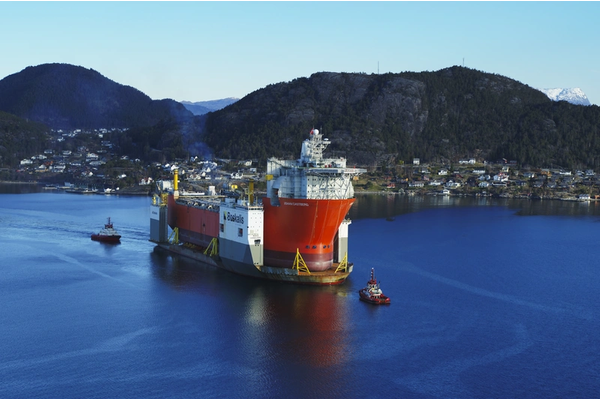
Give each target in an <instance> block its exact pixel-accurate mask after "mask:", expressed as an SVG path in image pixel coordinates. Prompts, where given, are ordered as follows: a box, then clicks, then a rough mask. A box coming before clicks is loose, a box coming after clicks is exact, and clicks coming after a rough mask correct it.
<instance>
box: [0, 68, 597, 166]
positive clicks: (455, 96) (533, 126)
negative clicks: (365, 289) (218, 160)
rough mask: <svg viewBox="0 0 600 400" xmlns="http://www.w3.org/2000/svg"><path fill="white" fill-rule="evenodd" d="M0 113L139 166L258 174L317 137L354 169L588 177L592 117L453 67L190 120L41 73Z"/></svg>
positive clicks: (25, 75)
mask: <svg viewBox="0 0 600 400" xmlns="http://www.w3.org/2000/svg"><path fill="white" fill-rule="evenodd" d="M225 100H227V99H225ZM0 110H2V111H5V112H9V113H11V114H15V115H17V116H19V117H21V118H24V119H27V120H29V121H36V122H40V123H44V124H46V125H47V126H48V127H50V128H54V129H58V128H62V129H75V128H80V129H85V128H127V129H125V130H120V131H119V132H120V133H119V134H115V135H111V140H112V141H113V143H114V144H115V146H116V148H118V149H120V151H122V152H123V154H127V155H130V156H132V157H135V158H141V159H146V160H149V161H150V160H152V161H162V160H172V159H174V158H185V157H187V156H190V155H199V156H201V157H210V156H212V155H214V156H216V157H222V158H234V159H255V160H257V161H259V163H260V165H265V161H266V159H267V158H268V157H271V156H278V157H297V156H298V152H299V149H300V146H301V142H302V140H303V139H304V138H306V137H307V135H308V133H309V132H310V130H311V129H312V128H318V129H320V130H321V131H322V133H323V134H324V135H325V136H326V137H327V138H329V139H330V140H331V142H332V145H331V146H330V147H329V149H328V151H329V152H330V154H331V153H333V154H335V155H336V156H345V157H347V158H348V160H349V162H350V163H351V164H356V165H362V166H374V165H385V164H387V165H392V164H397V163H400V162H402V161H409V162H410V161H412V159H413V158H420V159H421V160H422V161H423V162H456V161H458V160H459V159H461V158H466V157H475V158H476V159H478V160H480V161H483V160H492V161H494V160H497V159H500V158H506V159H509V160H516V161H517V162H518V163H519V164H522V165H533V166H539V167H543V166H562V167H564V168H578V169H582V168H593V169H598V168H600V159H599V157H598V155H599V154H600V138H599V134H600V129H599V128H600V108H599V107H597V106H578V105H572V104H570V103H567V102H564V101H560V102H554V101H551V100H550V99H548V97H547V96H546V95H545V94H544V93H542V92H540V91H538V90H536V89H533V88H531V87H529V86H527V85H524V84H522V83H520V82H517V81H515V80H513V79H510V78H507V77H503V76H500V75H496V74H490V73H484V72H481V71H477V70H473V69H468V68H464V67H451V68H446V69H443V70H440V71H434V72H420V73H415V72H403V73H398V74H392V73H388V74H381V75H379V74H371V75H367V74H361V73H334V72H319V73H315V74H313V75H311V76H310V77H308V78H298V79H295V80H293V81H291V82H284V83H277V84H272V85H269V86H267V87H265V88H263V89H259V90H256V91H255V92H253V93H251V94H249V95H247V96H246V97H244V98H243V99H240V100H238V101H236V102H235V103H233V104H231V105H229V106H227V107H225V108H224V109H222V110H218V111H214V112H209V113H207V114H205V115H201V116H194V115H193V114H192V112H190V111H188V110H186V109H185V107H184V106H183V105H182V104H180V103H177V102H175V101H173V100H151V99H150V98H149V97H148V96H146V95H145V94H143V93H142V92H140V91H139V90H137V89H134V88H131V87H129V86H124V85H121V84H118V83H115V82H113V81H111V80H109V79H107V78H105V77H104V76H102V75H100V74H99V73H98V72H96V71H94V70H91V69H86V68H83V67H76V66H72V65H68V64H44V65H40V66H37V67H28V68H26V69H24V70H23V71H21V72H19V73H16V74H13V75H10V76H8V77H6V78H4V79H2V80H0ZM14 123H16V122H14V121H13V124H14ZM22 123H23V122H22ZM11 132H12V131H11ZM3 134H4V136H5V139H6V138H7V136H6V135H7V134H8V131H6V130H5V131H4V133H3ZM19 137H21V136H17V137H16V138H14V139H13V138H11V139H10V142H7V141H6V140H5V141H4V142H2V143H5V144H2V146H4V147H3V149H0V151H2V152H3V153H2V156H3V157H5V159H6V157H9V156H10V157H12V158H11V159H12V160H13V161H15V160H16V159H15V158H14V157H16V155H15V154H17V153H18V151H16V150H15V148H14V146H17V147H18V146H19V143H21V140H20V139H19ZM29 137H30V138H32V137H36V136H35V135H30V136H29ZM21 138H22V137H21ZM39 140H41V137H37V138H36V139H35V140H33V142H36V141H39ZM33 142H27V141H23V146H32V145H33ZM36 146H37V145H36ZM9 147H10V150H9ZM19 154H21V153H19Z"/></svg>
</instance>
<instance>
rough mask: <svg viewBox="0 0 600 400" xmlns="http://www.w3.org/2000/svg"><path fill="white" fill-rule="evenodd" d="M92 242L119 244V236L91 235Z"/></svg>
mask: <svg viewBox="0 0 600 400" xmlns="http://www.w3.org/2000/svg"><path fill="white" fill-rule="evenodd" d="M92 240H94V241H96V242H103V243H120V242H121V236H106V235H92Z"/></svg>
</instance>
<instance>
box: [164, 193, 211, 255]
mask: <svg viewBox="0 0 600 400" xmlns="http://www.w3.org/2000/svg"><path fill="white" fill-rule="evenodd" d="M168 206H169V208H168V224H169V226H170V227H171V229H173V228H175V227H177V228H178V229H179V240H180V241H181V242H185V243H192V244H195V245H196V246H200V247H207V246H208V245H209V244H210V242H211V240H212V239H213V238H215V237H218V236H219V213H218V211H216V210H211V209H206V208H197V207H192V206H187V205H183V204H178V203H176V202H175V199H174V198H173V196H172V195H169V200H168Z"/></svg>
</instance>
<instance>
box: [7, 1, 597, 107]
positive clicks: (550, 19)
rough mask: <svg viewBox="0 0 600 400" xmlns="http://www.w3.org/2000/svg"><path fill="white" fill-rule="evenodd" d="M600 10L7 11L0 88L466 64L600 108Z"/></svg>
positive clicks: (223, 91) (257, 78) (196, 83)
mask: <svg viewBox="0 0 600 400" xmlns="http://www.w3.org/2000/svg"><path fill="white" fill-rule="evenodd" d="M599 17H600V3H599V2H137V1H136V2H4V1H0V38H2V39H1V40H0V54H1V56H0V57H1V60H0V79H1V78H4V77H6V76H8V75H11V74H13V73H17V72H19V71H21V70H22V69H24V68H26V67H27V66H34V65H40V64H45V63H56V62H58V63H68V64H73V65H79V66H83V67H86V68H92V69H94V70H96V71H98V72H100V73H101V74H102V75H104V76H106V77H107V78H109V79H111V80H113V81H116V82H118V83H121V84H124V85H129V86H133V87H135V88H136V89H139V90H141V91H142V92H144V93H146V94H147V95H148V96H150V97H151V98H153V99H163V98H171V99H174V100H178V101H182V100H188V101H203V100H213V99H221V98H225V97H240V98H241V97H243V96H245V95H247V94H249V93H251V92H253V91H255V90H258V89H261V88H263V87H265V86H267V85H269V84H274V83H278V82H287V81H291V80H293V79H295V78H298V77H308V76H310V75H311V74H313V73H315V72H321V71H334V72H365V73H369V74H370V73H376V72H377V70H378V65H379V72H381V73H384V72H403V71H415V72H420V71H436V70H439V69H442V68H446V67H450V66H453V65H462V63H463V58H464V63H465V66H467V67H470V68H474V69H477V70H480V71H484V72H490V73H495V74H500V75H504V76H507V77H509V78H513V79H516V80H518V81H520V82H522V83H524V84H527V85H529V86H531V87H534V88H556V87H562V88H572V87H579V88H581V89H582V90H583V91H584V92H585V93H586V95H587V96H588V98H589V100H590V102H592V103H593V104H600V51H599V49H600V45H599V43H600V23H599Z"/></svg>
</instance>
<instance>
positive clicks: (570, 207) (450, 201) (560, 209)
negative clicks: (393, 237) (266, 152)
mask: <svg viewBox="0 0 600 400" xmlns="http://www.w3.org/2000/svg"><path fill="white" fill-rule="evenodd" d="M481 206H496V207H497V206H500V207H507V208H510V209H514V210H517V214H518V215H565V216H586V215H587V216H600V202H596V201H591V202H578V201H561V200H527V199H499V198H491V197H458V196H408V195H398V194H395V195H392V194H379V195H374V194H356V201H355V202H354V205H353V206H352V208H351V209H350V213H349V217H350V219H355V220H356V219H365V218H387V219H392V218H393V217H394V216H396V215H402V214H408V213H414V212H418V211H421V210H425V209H428V208H442V207H481Z"/></svg>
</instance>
